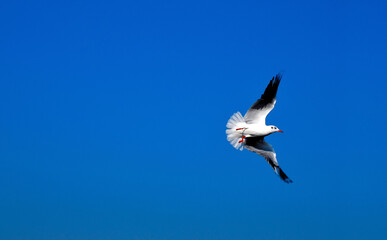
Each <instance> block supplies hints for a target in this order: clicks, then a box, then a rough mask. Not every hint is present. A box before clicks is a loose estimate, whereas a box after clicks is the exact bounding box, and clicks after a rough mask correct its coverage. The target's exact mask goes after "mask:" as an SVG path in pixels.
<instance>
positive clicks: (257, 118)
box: [244, 73, 282, 125]
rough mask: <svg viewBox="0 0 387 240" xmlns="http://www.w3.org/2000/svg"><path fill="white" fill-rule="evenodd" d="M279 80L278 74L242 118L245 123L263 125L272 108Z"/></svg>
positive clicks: (280, 76) (280, 75) (279, 75)
mask: <svg viewBox="0 0 387 240" xmlns="http://www.w3.org/2000/svg"><path fill="white" fill-rule="evenodd" d="M281 78H282V74H280V73H278V74H277V75H276V76H275V77H273V78H272V79H271V81H270V83H269V84H268V85H267V87H266V90H265V92H264V93H263V94H262V96H261V98H260V99H258V100H257V101H256V102H255V103H254V104H253V105H252V106H251V107H250V108H249V110H248V111H247V113H246V114H245V116H244V118H245V120H246V122H247V123H254V124H263V125H264V124H265V119H266V116H267V114H269V112H270V111H271V110H273V108H274V105H275V102H276V95H277V90H278V86H279V84H280V81H281Z"/></svg>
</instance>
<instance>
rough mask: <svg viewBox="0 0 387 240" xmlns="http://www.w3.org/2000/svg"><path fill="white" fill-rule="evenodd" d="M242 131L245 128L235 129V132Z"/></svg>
mask: <svg viewBox="0 0 387 240" xmlns="http://www.w3.org/2000/svg"><path fill="white" fill-rule="evenodd" d="M243 129H246V128H237V129H235V131H239V130H243Z"/></svg>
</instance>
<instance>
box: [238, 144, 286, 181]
mask: <svg viewBox="0 0 387 240" xmlns="http://www.w3.org/2000/svg"><path fill="white" fill-rule="evenodd" d="M244 144H245V148H246V149H247V150H249V151H252V152H255V153H257V154H258V155H261V156H262V157H264V158H265V160H266V161H267V162H268V163H269V164H270V166H271V167H272V168H273V169H274V171H275V173H276V174H277V175H278V176H279V177H280V178H281V179H282V180H284V181H285V182H286V183H292V182H293V181H292V180H290V179H289V178H288V176H286V174H285V173H284V172H283V171H282V169H281V168H280V166H279V165H278V162H277V158H276V154H275V151H274V148H273V146H271V145H270V144H269V143H267V142H265V140H264V139H263V137H247V138H246V140H245V143H244Z"/></svg>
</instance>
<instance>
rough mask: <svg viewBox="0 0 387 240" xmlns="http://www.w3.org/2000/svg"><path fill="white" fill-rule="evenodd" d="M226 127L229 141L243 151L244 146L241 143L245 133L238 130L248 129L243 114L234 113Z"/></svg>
mask: <svg viewBox="0 0 387 240" xmlns="http://www.w3.org/2000/svg"><path fill="white" fill-rule="evenodd" d="M226 127H227V130H226V134H227V140H228V141H229V142H230V143H231V145H233V146H234V148H236V149H239V150H241V151H242V150H243V144H242V143H240V142H239V141H240V140H241V139H242V133H243V131H241V130H238V131H237V130H236V129H238V128H244V127H246V122H245V119H244V118H243V116H242V114H241V113H240V112H237V113H234V114H233V115H232V116H231V118H230V119H229V120H228V122H227V125H226Z"/></svg>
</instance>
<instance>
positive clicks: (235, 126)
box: [226, 73, 293, 183]
mask: <svg viewBox="0 0 387 240" xmlns="http://www.w3.org/2000/svg"><path fill="white" fill-rule="evenodd" d="M281 78H282V74H280V73H279V74H277V75H276V76H275V77H273V78H272V79H271V81H270V83H269V84H268V85H267V87H266V90H265V92H264V93H263V94H262V96H261V98H260V99H258V100H257V101H256V102H255V103H254V104H253V105H252V106H251V107H250V108H249V110H248V111H247V112H246V114H245V116H242V114H241V113H240V112H237V113H234V114H233V115H232V116H231V118H230V119H229V120H228V122H227V125H226V127H227V130H226V134H227V140H228V141H229V142H230V143H231V145H233V146H234V148H236V149H239V150H241V151H242V150H243V147H244V148H246V149H247V150H249V151H251V152H255V153H257V154H258V155H260V156H262V157H264V158H265V160H266V161H267V162H268V163H269V164H270V166H271V167H272V168H273V170H274V171H275V173H276V174H277V175H278V176H279V177H280V178H281V179H282V180H283V181H285V182H286V183H292V182H293V181H292V180H290V179H289V178H288V176H286V174H285V173H284V172H283V171H282V169H281V168H280V166H279V165H278V162H277V158H276V153H275V151H274V148H273V146H271V145H270V144H269V143H267V142H266V141H265V140H264V137H266V136H268V135H270V134H272V133H275V132H280V133H283V131H282V130H280V129H278V127H276V126H274V125H266V116H267V115H268V114H269V113H270V112H271V110H273V108H274V105H275V103H276V101H277V99H276V95H277V90H278V85H279V84H280V81H281Z"/></svg>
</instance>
